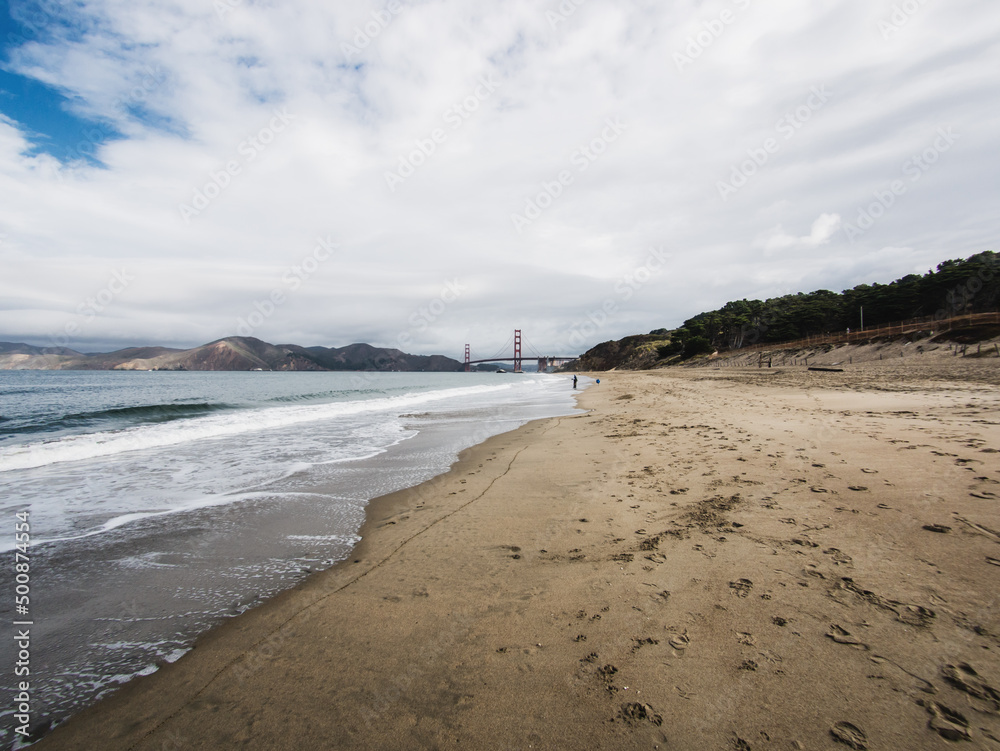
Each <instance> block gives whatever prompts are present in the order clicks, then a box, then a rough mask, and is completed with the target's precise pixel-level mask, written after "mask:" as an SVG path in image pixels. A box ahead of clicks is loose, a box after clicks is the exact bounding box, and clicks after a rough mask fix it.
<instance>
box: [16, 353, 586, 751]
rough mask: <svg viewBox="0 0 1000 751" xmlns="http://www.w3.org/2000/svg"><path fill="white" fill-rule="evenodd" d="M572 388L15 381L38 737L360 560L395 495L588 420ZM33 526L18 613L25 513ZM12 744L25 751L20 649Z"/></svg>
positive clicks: (477, 380) (109, 378) (522, 379)
mask: <svg viewBox="0 0 1000 751" xmlns="http://www.w3.org/2000/svg"><path fill="white" fill-rule="evenodd" d="M572 394H573V391H572V389H571V387H570V385H569V380H568V379H567V378H566V377H563V376H553V375H533V374H496V373H185V372H180V373H168V372H78V371H77V372H62V371H0V519H7V527H6V530H7V531H6V533H5V532H4V527H3V526H2V525H0V551H3V555H4V557H5V558H7V559H9V562H10V565H9V566H8V567H7V570H8V571H9V572H11V573H10V575H9V579H10V586H9V587H8V588H7V589H9V590H10V594H9V596H8V597H6V598H4V600H3V601H0V617H3V618H6V619H7V622H8V623H11V622H13V621H14V620H19V619H24V618H29V619H30V620H31V621H32V623H33V625H32V627H31V639H32V642H31V675H30V682H31V687H32V700H31V715H32V726H33V727H35V728H39V729H44V728H46V727H48V726H49V725H50V724H51V723H52V722H58V721H61V720H63V719H65V718H66V717H68V716H69V715H71V714H72V713H73V712H76V711H78V710H79V709H81V708H83V707H84V706H87V705H88V704H90V703H92V702H93V701H95V700H96V699H98V698H100V697H101V696H103V695H104V694H106V693H108V692H109V691H112V690H114V689H115V688H117V687H118V686H120V685H121V684H122V683H124V682H126V681H127V680H129V679H130V678H132V677H134V676H136V675H139V674H144V673H148V672H151V671H152V670H155V669H156V666H157V664H159V663H162V662H164V661H167V662H169V661H173V660H176V659H178V658H179V657H180V656H181V655H182V654H183V653H184V652H185V651H186V650H187V649H188V648H189V647H190V645H191V643H192V641H193V640H194V638H195V637H196V636H197V635H198V634H199V633H202V632H203V631H205V630H206V629H208V628H210V627H211V626H212V625H214V624H216V623H218V622H219V621H220V619H222V618H225V617H227V616H231V615H235V614H238V613H240V612H243V611H244V610H246V609H248V608H249V607H252V606H253V605H255V604H258V603H259V602H261V601H262V600H263V599H265V598H267V597H270V596H271V595H273V594H275V593H277V592H279V591H281V590H282V589H286V588H288V587H290V586H292V585H294V584H295V583H296V582H298V581H300V580H301V579H302V578H303V577H304V576H306V575H308V573H309V572H311V571H315V570H319V569H323V568H327V567H329V566H330V565H332V564H333V563H336V562H337V561H340V560H343V559H345V558H346V557H347V556H348V555H349V554H350V551H351V549H352V548H353V546H354V545H355V544H356V543H357V542H358V540H359V539H360V538H358V536H357V532H358V529H359V528H360V526H361V523H362V522H363V520H364V513H365V506H366V504H367V502H368V501H369V500H371V499H372V498H375V497H377V496H380V495H383V494H385V493H389V492H392V491H395V490H399V489H401V488H404V487H410V486H413V485H416V484H418V483H420V482H423V481H424V480H427V479H430V478H431V477H434V476H435V475H437V474H440V473H441V472H443V471H445V470H447V468H448V466H449V465H450V464H451V463H452V462H453V461H454V460H455V458H456V456H457V454H458V452H459V451H461V450H462V449H464V448H467V447H468V446H471V445H474V444H476V443H479V442H481V441H483V440H485V439H486V438H488V437H489V436H491V435H495V434H498V433H501V432H505V431H507V430H511V429H514V428H516V427H518V426H519V425H521V424H524V423H525V422H527V421H528V420H531V419H536V418H539V417H549V416H555V415H565V414H571V413H572V412H573V411H574V409H575V401H574V400H573V398H572ZM25 511H27V512H28V515H29V519H30V525H31V532H30V534H31V546H30V548H29V551H28V552H29V556H30V569H31V570H30V579H31V581H30V588H31V592H30V605H29V613H28V615H27V616H25V615H23V614H16V613H15V611H14V597H13V590H14V574H13V570H14V569H13V563H14V556H15V535H14V533H15V523H16V522H17V519H16V517H15V515H16V514H17V513H18V512H22V513H23V512H25ZM0 643H2V644H3V646H2V647H0V659H2V664H3V665H5V666H8V667H7V668H5V669H4V670H3V671H2V672H0V698H2V699H3V704H2V706H0V733H2V735H0V743H3V744H4V746H7V745H9V744H10V743H14V742H16V738H15V737H14V732H13V727H14V723H15V720H14V716H13V715H14V713H13V711H12V710H11V709H8V708H9V707H11V700H10V699H11V698H12V697H13V694H14V681H15V680H23V678H15V676H14V671H13V668H12V667H10V666H12V665H13V664H14V662H15V659H16V653H15V647H14V645H13V642H12V639H5V640H3V642H0Z"/></svg>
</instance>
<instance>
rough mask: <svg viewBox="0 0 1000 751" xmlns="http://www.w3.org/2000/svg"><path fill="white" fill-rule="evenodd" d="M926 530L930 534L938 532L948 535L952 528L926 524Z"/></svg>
mask: <svg viewBox="0 0 1000 751" xmlns="http://www.w3.org/2000/svg"><path fill="white" fill-rule="evenodd" d="M924 529H926V530H927V531H928V532H938V533H940V534H947V533H948V532H951V527H948V526H945V525H944V524H925V525H924Z"/></svg>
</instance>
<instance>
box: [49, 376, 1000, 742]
mask: <svg viewBox="0 0 1000 751" xmlns="http://www.w3.org/2000/svg"><path fill="white" fill-rule="evenodd" d="M920 370H921V372H920V373H914V374H913V376H912V377H911V378H910V380H907V378H906V377H905V376H901V375H900V372H899V371H898V370H895V369H893V370H892V371H885V372H878V371H876V370H874V369H870V370H864V371H863V372H862V370H860V369H859V372H858V373H857V375H856V377H854V376H852V374H851V373H844V374H836V376H837V380H833V379H825V378H824V376H822V375H820V376H818V377H817V374H815V373H808V372H805V371H799V372H794V371H784V372H783V374H782V375H781V377H780V378H777V379H772V378H768V377H762V376H761V375H760V374H759V373H757V372H756V369H754V370H753V372H738V371H737V370H736V369H727V370H725V371H721V372H711V371H706V370H702V371H700V372H699V371H695V370H691V371H684V372H677V371H674V372H657V371H653V372H648V371H647V372H637V373H621V372H617V373H604V374H600V377H601V379H602V383H601V385H600V386H592V387H590V388H589V389H587V390H585V391H584V392H583V393H582V394H581V395H580V397H579V399H578V404H579V406H580V407H582V408H585V409H588V410H589V411H588V412H586V413H582V414H579V415H573V416H564V417H555V418H549V419H544V420H539V421H534V422H532V423H529V424H527V425H525V426H523V427H521V428H519V429H517V430H514V431H511V432H508V433H504V434H501V435H498V436H494V437H493V438H490V439H489V440H487V441H486V442H485V443H482V444H479V445H477V446H474V447H472V448H470V449H467V450H466V451H464V452H463V453H462V454H461V455H460V458H459V460H458V462H456V463H455V464H454V465H452V467H451V469H450V470H449V471H448V472H447V473H445V474H443V475H440V476H438V477H437V478H434V479H433V480H430V481H428V482H426V483H424V484H422V485H419V486H417V487H415V488H410V489H408V490H403V491H399V492H397V493H393V494H390V495H388V496H383V497H381V498H379V499H375V500H374V501H372V502H371V503H370V504H369V507H368V508H367V509H366V519H365V524H364V527H363V532H362V536H363V540H362V542H361V543H359V545H358V546H357V547H356V548H355V552H354V554H353V555H352V556H351V557H350V558H349V559H348V560H347V561H345V562H343V563H340V564H337V565H335V566H334V567H332V568H330V569H328V570H326V571H323V572H320V573H318V574H315V575H313V576H311V577H309V578H308V579H306V580H305V581H304V582H303V583H301V584H300V585H298V586H296V587H295V588H293V589H292V590H289V591H286V592H284V593H282V594H280V595H278V596H277V597H275V598H272V599H271V600H268V601H267V602H265V603H264V604H262V605H261V606H259V607H257V608H255V609H253V610H251V611H248V612H246V613H244V614H242V615H240V616H237V617H236V618H233V619H232V620H230V621H227V622H225V623H223V624H222V625H220V626H219V627H218V628H216V629H214V630H213V631H211V632H209V633H208V634H206V635H204V636H203V637H202V638H200V639H199V640H198V642H197V644H196V647H195V649H193V650H192V651H191V652H189V653H188V654H187V655H185V656H184V657H183V658H182V659H181V660H179V661H178V662H177V663H174V664H173V665H170V666H167V667H166V668H164V669H163V670H161V671H159V672H157V673H155V674H153V675H151V676H148V677H145V678H142V679H140V680H138V681H134V682H132V683H131V684H129V685H127V686H125V687H124V688H123V689H122V690H121V691H119V692H117V693H116V694H114V695H113V696H111V697H109V698H108V699H106V700H104V701H102V702H101V703H99V704H98V705H96V706H94V707H92V708H90V709H87V710H85V711H83V712H82V713H80V714H79V715H77V716H75V717H73V718H72V719H70V720H69V721H68V722H67V723H65V724H64V725H62V726H60V727H58V728H56V729H55V730H54V731H53V732H52V733H51V734H50V735H49V736H47V737H46V738H44V739H42V740H41V741H40V742H39V743H38V744H37V747H38V748H41V749H50V748H51V749H75V748H79V749H84V748H92V747H93V739H94V738H100V739H101V742H102V747H103V748H108V749H118V748H121V749H125V748H128V749H160V748H163V747H169V748H204V749H218V748H235V747H240V748H252V749H258V748H259V749H284V748H288V749H293V748H295V749H298V748H329V747H334V748H358V749H362V748H402V747H407V748H445V747H455V748H458V747H463V746H464V747H473V748H531V747H534V748H587V749H589V748H636V747H647V748H654V747H657V746H659V747H660V748H669V747H676V748H706V749H716V748H717V749H725V750H726V751H728V750H729V749H732V748H739V749H746V748H750V749H753V750H754V751H759V749H778V748H800V749H801V748H807V749H814V748H821V749H835V748H839V747H843V744H845V743H846V744H848V746H850V744H851V743H854V744H855V745H854V747H855V748H859V747H867V748H870V749H896V748H909V749H925V748H926V749H934V748H940V747H942V746H941V744H942V743H943V742H944V741H945V740H958V739H962V738H966V737H968V738H969V739H971V741H972V742H971V743H970V745H969V746H968V747H969V748H984V749H993V748H997V747H1000V740H998V739H1000V713H998V710H1000V706H997V703H998V702H997V700H996V699H995V697H996V696H997V695H998V694H997V693H996V692H997V689H998V687H1000V602H998V600H997V597H996V595H995V594H990V593H995V592H997V591H1000V532H998V531H997V530H1000V470H998V469H997V468H996V462H995V455H996V454H997V453H1000V423H998V422H997V421H996V420H995V419H993V418H994V417H995V415H996V414H997V413H998V412H1000V393H998V392H997V390H996V388H995V387H993V386H989V385H984V384H983V383H977V382H972V381H962V380H956V378H955V376H954V374H953V373H951V372H950V371H948V372H942V373H940V374H937V375H935V376H934V377H933V378H928V377H927V375H928V374H927V373H926V372H924V370H923V369H920ZM852 378H853V380H852ZM991 697H994V698H991ZM165 744H166V746H165ZM169 744H173V745H169Z"/></svg>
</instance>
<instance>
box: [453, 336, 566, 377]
mask: <svg viewBox="0 0 1000 751" xmlns="http://www.w3.org/2000/svg"><path fill="white" fill-rule="evenodd" d="M521 344H522V342H521V329H514V352H513V354H510V355H507V354H504V353H503V350H504V349H506V348H507V344H504V346H503V347H502V348H501V353H500V354H498V355H497V356H495V357H484V358H482V359H476V360H473V359H472V349H471V347H470V345H468V344H466V345H465V372H466V373H468V372H469V371H470V370H471V366H473V365H478V364H479V363H484V362H513V363H514V372H515V373H520V372H522V371H521V362H522V361H523V360H524V359H528V360H535V359H537V360H538V372H540V373H541V372H544V370H545V369H546V368H547V367H549V366H552V365H555V364H556V363H565V362H572V361H573V360H576V359H577V358H578V357H579V355H541V354H539V353H538V352H535V351H534V348H531V347H529V349H530V350H531V352H530V353H529V354H528V356H527V358H525V357H524V356H523V354H522V347H521Z"/></svg>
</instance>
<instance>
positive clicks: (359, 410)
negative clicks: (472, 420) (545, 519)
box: [0, 384, 511, 472]
mask: <svg viewBox="0 0 1000 751" xmlns="http://www.w3.org/2000/svg"><path fill="white" fill-rule="evenodd" d="M510 388H511V386H510V384H496V385H484V386H467V387H461V388H452V389H442V390H438V391H426V392H421V393H416V394H405V395H401V396H391V397H382V398H376V399H368V400H362V401H346V402H331V403H327V404H314V405H303V406H290V407H270V408H262V409H254V410H246V411H243V410H241V411H238V412H234V413H224V414H218V415H209V416H205V417H196V418H192V419H190V420H184V421H178V422H172V423H167V424H163V425H144V426H141V427H136V428H126V429H124V430H116V431H105V432H100V433H89V434H86V435H76V436H69V437H65V438H61V439H58V440H55V441H50V442H42V443H32V444H28V445H26V446H13V447H10V448H8V449H4V448H0V472H7V471H11V470H17V469H33V468H38V467H44V466H47V465H50V464H56V463H59V462H75V461H82V460H86V459H95V458H98V457H103V456H113V455H116V454H121V453H124V452H128V451H139V450H142V449H152V448H162V447H164V446H176V445H178V444H184V443H189V442H191V441H197V440H210V439H218V438H224V437H228V436H236V435H240V434H244V433H254V432H259V431H263V430H273V429H278V428H285V427H290V426H294V425H298V424H302V423H309V422H315V421H319V420H331V419H337V418H343V417H347V416H351V415H360V414H364V413H372V412H392V411H396V410H400V409H408V408H410V407H413V406H415V405H420V404H426V403H428V402H434V401H439V400H442V399H456V398H461V397H466V396H474V395H477V394H487V393H494V392H500V391H505V390H508V389H510Z"/></svg>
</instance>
